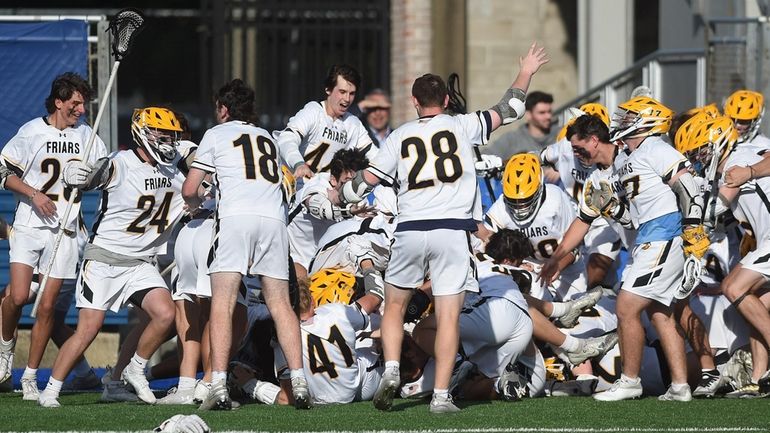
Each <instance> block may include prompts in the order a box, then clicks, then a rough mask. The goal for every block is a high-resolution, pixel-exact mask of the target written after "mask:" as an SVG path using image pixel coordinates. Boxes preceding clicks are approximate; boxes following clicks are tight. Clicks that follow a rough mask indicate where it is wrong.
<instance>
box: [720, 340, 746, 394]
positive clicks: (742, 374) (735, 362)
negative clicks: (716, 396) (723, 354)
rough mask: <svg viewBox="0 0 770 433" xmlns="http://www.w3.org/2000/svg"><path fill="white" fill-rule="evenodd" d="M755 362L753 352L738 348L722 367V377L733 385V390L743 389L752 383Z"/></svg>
mask: <svg viewBox="0 0 770 433" xmlns="http://www.w3.org/2000/svg"><path fill="white" fill-rule="evenodd" d="M752 370H753V363H752V359H751V353H749V352H747V351H745V350H743V349H738V350H736V351H735V352H733V354H732V356H730V359H729V360H728V361H727V362H726V363H725V364H724V366H723V368H722V377H724V378H725V379H726V381H727V383H728V384H729V385H730V386H732V388H733V390H737V389H741V388H743V387H744V386H746V385H748V384H749V383H751V372H752Z"/></svg>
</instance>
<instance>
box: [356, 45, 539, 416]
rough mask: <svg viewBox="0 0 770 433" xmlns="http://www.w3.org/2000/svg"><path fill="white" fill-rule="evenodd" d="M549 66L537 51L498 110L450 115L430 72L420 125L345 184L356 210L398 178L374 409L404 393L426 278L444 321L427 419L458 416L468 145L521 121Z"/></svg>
mask: <svg viewBox="0 0 770 433" xmlns="http://www.w3.org/2000/svg"><path fill="white" fill-rule="evenodd" d="M547 61H548V58H547V56H546V54H545V52H544V50H543V49H542V48H539V47H537V46H536V45H535V44H533V45H532V46H531V47H530V49H529V52H528V53H527V55H526V56H525V57H523V58H520V65H521V71H520V72H519V75H518V77H517V79H516V81H514V83H513V85H512V86H511V88H509V89H508V90H507V91H506V93H505V95H504V96H503V98H502V99H501V100H500V102H499V103H498V104H496V105H495V106H494V107H492V108H490V109H489V110H487V111H483V112H481V111H479V112H476V113H472V114H465V115H457V116H449V115H446V114H444V109H445V108H446V106H447V104H448V101H449V96H448V92H447V87H446V85H445V84H444V81H443V80H442V79H441V78H440V77H438V76H437V75H433V74H426V75H423V76H422V77H420V78H418V79H416V80H415V82H414V84H413V86H412V103H413V104H414V106H415V108H416V110H417V114H418V115H419V116H420V117H419V119H417V120H414V121H411V122H408V123H406V124H405V125H403V126H401V127H400V128H398V129H396V130H395V131H393V132H392V133H391V134H390V136H388V139H387V141H386V143H385V146H383V147H382V148H381V149H380V151H379V152H378V154H377V156H376V157H375V158H374V159H373V160H372V161H371V166H370V168H368V169H366V170H364V171H362V172H359V173H358V174H357V175H356V177H354V178H353V180H351V181H350V182H348V183H346V184H345V186H344V187H343V195H344V199H345V201H347V202H352V203H357V202H359V201H361V200H363V198H364V196H365V195H366V194H367V193H368V191H370V190H371V188H372V187H373V186H374V185H376V184H378V183H380V182H381V181H383V180H385V181H387V182H388V183H391V184H393V183H395V182H396V181H398V184H399V185H400V190H399V194H398V223H397V227H396V232H395V235H394V238H395V239H394V243H393V248H392V254H391V260H390V264H389V266H388V270H387V271H386V274H385V281H386V285H385V313H384V316H383V323H382V334H383V347H384V352H385V361H386V368H385V373H383V378H382V381H381V382H380V386H379V388H378V389H377V393H376V394H375V396H374V405H375V407H377V408H378V409H381V410H387V409H389V408H390V407H391V405H392V400H393V395H394V394H395V392H396V390H397V389H398V385H399V382H400V378H399V358H400V349H401V342H402V339H403V333H404V329H403V317H404V313H405V310H406V306H407V305H408V303H409V300H410V298H411V296H412V290H413V289H415V288H417V287H419V286H421V285H422V284H423V281H424V280H425V276H426V273H427V272H428V271H430V273H431V276H432V282H433V295H434V296H435V300H434V305H435V308H436V315H437V317H438V333H437V337H436V347H437V351H436V360H437V362H436V367H437V370H436V371H437V374H436V384H435V385H436V387H435V389H434V395H433V400H432V401H431V404H430V410H431V412H436V413H444V412H455V411H458V410H459V409H458V408H457V407H456V406H455V405H454V404H453V403H452V398H451V396H450V395H449V393H448V391H447V389H448V387H449V378H450V376H451V373H452V368H453V366H454V360H455V355H456V353H457V347H458V329H457V320H458V317H459V314H460V309H461V307H462V304H463V299H464V292H465V290H468V289H470V290H474V289H476V290H478V289H477V288H474V287H473V285H471V286H468V285H467V284H466V282H467V281H468V279H469V278H472V273H471V272H472V268H471V253H470V245H469V238H470V232H472V231H475V230H476V229H477V226H476V223H475V222H474V220H473V208H474V204H475V203H476V200H475V198H476V193H477V186H476V178H475V177H476V176H475V171H474V158H473V152H472V147H471V146H472V143H479V144H485V143H486V142H487V140H488V139H489V134H490V133H491V132H492V131H493V130H495V129H497V127H499V126H500V125H501V124H502V123H503V122H506V123H507V122H511V121H513V120H515V119H518V118H520V117H521V116H522V115H523V114H524V102H523V99H524V94H525V92H526V90H527V88H528V87H529V82H530V79H531V77H532V75H533V74H534V73H536V72H537V70H538V69H539V68H540V66H541V65H542V64H544V63H546V62H547Z"/></svg>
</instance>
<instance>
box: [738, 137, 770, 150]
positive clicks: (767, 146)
mask: <svg viewBox="0 0 770 433" xmlns="http://www.w3.org/2000/svg"><path fill="white" fill-rule="evenodd" d="M748 146H752V147H757V148H759V149H762V150H770V138H767V137H766V136H764V135H763V134H757V135H756V136H755V137H754V139H752V140H751V141H747V142H742V143H738V150H741V149H742V148H743V147H748Z"/></svg>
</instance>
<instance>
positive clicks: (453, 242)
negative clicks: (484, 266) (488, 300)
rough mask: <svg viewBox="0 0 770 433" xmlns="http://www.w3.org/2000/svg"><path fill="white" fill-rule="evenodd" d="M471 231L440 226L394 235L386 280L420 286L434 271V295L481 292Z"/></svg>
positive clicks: (395, 283) (410, 287)
mask: <svg viewBox="0 0 770 433" xmlns="http://www.w3.org/2000/svg"><path fill="white" fill-rule="evenodd" d="M470 236H471V234H470V232H467V231H464V230H450V229H436V230H427V231H417V230H411V231H401V232H396V233H395V234H394V240H393V248H392V250H391V254H390V263H389V264H388V269H387V270H386V271H385V281H386V282H387V283H389V284H392V285H394V286H396V287H400V288H404V289H414V288H417V287H420V286H421V285H422V283H423V282H424V280H425V277H426V276H427V275H428V273H430V279H431V282H432V286H433V289H432V290H433V296H442V295H454V294H457V293H461V292H463V291H469V292H478V291H479V289H478V283H477V282H476V283H475V284H474V283H473V282H472V281H471V280H475V278H473V277H474V265H473V260H474V258H473V254H472V252H471V249H470Z"/></svg>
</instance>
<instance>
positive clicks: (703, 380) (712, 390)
mask: <svg viewBox="0 0 770 433" xmlns="http://www.w3.org/2000/svg"><path fill="white" fill-rule="evenodd" d="M713 371H715V372H716V374H714V373H712V372H710V371H703V372H701V377H700V381H699V382H698V387H697V388H695V391H693V392H692V396H693V397H695V398H701V397H705V398H711V397H713V396H714V395H716V393H717V391H719V389H720V388H722V386H724V385H725V384H726V383H727V379H725V378H723V377H722V376H721V375H720V374H719V371H717V370H713Z"/></svg>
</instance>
